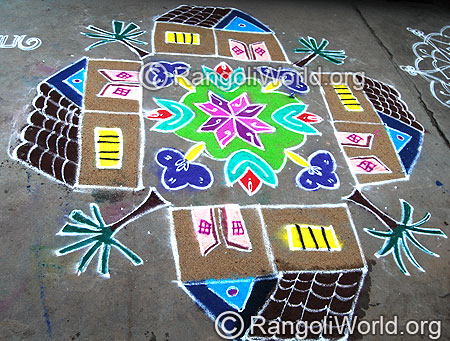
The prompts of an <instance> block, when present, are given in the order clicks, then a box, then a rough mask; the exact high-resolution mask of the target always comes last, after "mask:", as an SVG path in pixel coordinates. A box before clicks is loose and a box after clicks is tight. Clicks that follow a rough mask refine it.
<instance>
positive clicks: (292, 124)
mask: <svg viewBox="0 0 450 341" xmlns="http://www.w3.org/2000/svg"><path fill="white" fill-rule="evenodd" d="M305 109H306V105H305V104H302V103H299V104H295V103H294V104H288V105H285V106H284V107H281V108H279V109H277V110H275V111H274V113H273V114H272V119H273V120H274V121H275V122H277V123H278V124H281V125H282V126H283V127H285V128H286V129H288V130H291V131H294V132H296V133H300V134H305V135H316V134H319V132H318V131H317V129H316V128H314V127H312V126H311V125H309V124H308V123H305V122H302V121H300V120H297V119H296V118H294V116H298V115H299V114H301V113H302V112H304V111H305Z"/></svg>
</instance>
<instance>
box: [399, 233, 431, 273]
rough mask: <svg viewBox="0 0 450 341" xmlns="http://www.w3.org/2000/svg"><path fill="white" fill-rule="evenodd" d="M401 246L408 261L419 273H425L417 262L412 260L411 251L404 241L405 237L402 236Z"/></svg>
mask: <svg viewBox="0 0 450 341" xmlns="http://www.w3.org/2000/svg"><path fill="white" fill-rule="evenodd" d="M401 246H402V248H403V250H404V251H405V254H406V256H407V257H408V259H409V261H410V262H411V263H412V264H413V265H414V266H415V267H416V268H417V269H419V270H420V271H423V272H425V270H424V269H423V268H422V267H421V266H420V264H419V263H418V262H417V260H416V259H415V258H414V256H413V254H412V253H411V250H410V249H409V246H408V243H407V242H406V240H405V237H404V236H402V239H401Z"/></svg>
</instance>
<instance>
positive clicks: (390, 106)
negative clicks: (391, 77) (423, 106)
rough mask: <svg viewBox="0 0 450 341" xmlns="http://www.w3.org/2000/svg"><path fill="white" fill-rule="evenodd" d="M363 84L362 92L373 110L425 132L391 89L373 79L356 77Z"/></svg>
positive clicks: (398, 95) (396, 93)
mask: <svg viewBox="0 0 450 341" xmlns="http://www.w3.org/2000/svg"><path fill="white" fill-rule="evenodd" d="M357 79H358V80H359V81H360V82H363V87H364V88H363V90H364V92H365V94H366V96H367V97H368V98H369V100H370V102H372V104H373V106H374V107H375V109H376V110H377V111H379V112H381V113H383V114H386V115H388V116H391V117H393V118H396V119H398V120H400V121H402V122H404V123H406V124H408V125H410V126H411V127H414V128H416V129H418V130H420V131H425V129H424V127H423V126H422V125H421V124H420V123H419V122H417V121H416V117H415V116H414V114H413V113H412V112H411V111H409V110H408V106H407V105H406V103H405V102H404V101H403V100H402V99H401V98H400V97H401V95H400V93H399V92H398V91H397V90H396V89H394V88H393V87H391V86H389V85H387V84H384V83H382V82H380V81H377V80H375V79H371V78H368V77H364V78H363V77H361V76H359V75H358V76H357Z"/></svg>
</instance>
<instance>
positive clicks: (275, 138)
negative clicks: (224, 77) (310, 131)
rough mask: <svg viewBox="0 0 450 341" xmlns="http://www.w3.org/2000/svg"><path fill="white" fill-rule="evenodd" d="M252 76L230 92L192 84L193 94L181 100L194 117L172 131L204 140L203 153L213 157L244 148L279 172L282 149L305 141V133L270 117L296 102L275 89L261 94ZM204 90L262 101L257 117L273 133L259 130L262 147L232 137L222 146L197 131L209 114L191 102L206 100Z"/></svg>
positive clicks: (221, 157) (205, 83)
mask: <svg viewBox="0 0 450 341" xmlns="http://www.w3.org/2000/svg"><path fill="white" fill-rule="evenodd" d="M261 90H262V87H261V85H260V84H259V82H258V81H257V80H256V79H253V78H249V79H247V81H246V82H245V83H244V84H243V85H241V86H240V87H239V88H237V89H236V90H235V91H234V92H232V93H231V92H227V91H223V90H220V89H219V88H216V87H214V85H212V84H211V83H210V82H208V80H203V81H202V82H200V83H199V84H198V85H197V86H196V92H195V93H189V94H187V96H186V97H184V98H183V99H182V100H181V102H182V103H184V104H185V105H186V106H188V107H189V108H191V109H192V110H193V111H194V112H195V117H194V119H193V120H192V121H191V122H190V123H189V124H187V125H186V126H185V127H183V128H182V129H179V130H177V131H176V132H175V134H176V135H178V136H180V137H182V138H185V139H187V140H189V141H192V142H205V145H206V151H207V153H208V154H209V155H210V156H211V157H213V158H214V159H216V160H225V159H227V158H228V157H229V156H230V155H232V154H233V153H235V152H237V151H240V150H247V151H249V152H252V153H253V154H256V155H258V156H259V157H260V158H261V159H263V160H264V161H265V162H267V163H268V164H269V165H270V166H271V167H272V169H273V170H274V171H275V172H279V171H281V169H282V168H283V167H284V165H285V163H286V158H287V156H286V154H285V153H284V150H285V149H294V148H295V147H299V146H300V145H301V144H302V143H303V142H304V141H305V135H304V134H299V133H297V132H293V131H290V130H288V129H286V128H285V127H284V126H282V125H281V124H279V123H277V122H275V121H274V120H273V119H272V113H273V112H274V111H276V110H277V109H279V108H280V107H283V106H285V105H287V104H299V103H300V101H299V100H297V99H295V98H291V97H289V95H287V94H284V93H279V92H270V93H264V92H262V91H261ZM208 91H213V92H214V93H215V94H217V95H218V96H220V97H222V98H224V99H226V100H232V99H234V98H236V97H238V96H240V95H241V94H243V93H244V92H246V93H247V95H248V97H249V100H250V103H252V104H257V103H258V104H265V107H264V109H263V110H262V111H261V113H260V114H259V115H258V116H257V118H258V119H260V120H261V121H263V122H265V123H267V124H269V125H270V126H272V127H274V128H275V132H274V133H261V134H259V138H260V140H261V143H262V144H263V146H264V150H261V149H259V148H257V147H254V146H252V145H250V144H249V143H247V142H245V141H243V140H241V139H240V138H239V137H235V138H234V139H233V140H232V141H231V142H230V143H229V144H228V145H227V146H226V147H225V148H223V149H222V148H221V147H220V145H219V143H218V142H217V140H216V137H215V134H214V133H213V132H200V131H198V129H199V128H200V127H201V126H202V125H203V123H205V122H206V121H207V120H209V118H210V117H211V116H210V115H208V114H206V113H204V112H203V111H202V110H200V109H199V108H197V107H196V106H195V103H205V102H208V101H209V97H208Z"/></svg>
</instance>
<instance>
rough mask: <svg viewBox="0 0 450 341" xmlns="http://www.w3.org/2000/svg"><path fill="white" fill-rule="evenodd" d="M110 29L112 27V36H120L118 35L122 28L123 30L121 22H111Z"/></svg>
mask: <svg viewBox="0 0 450 341" xmlns="http://www.w3.org/2000/svg"><path fill="white" fill-rule="evenodd" d="M112 27H113V31H114V34H115V35H120V33H121V32H122V28H123V22H122V21H117V20H113V23H112Z"/></svg>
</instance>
